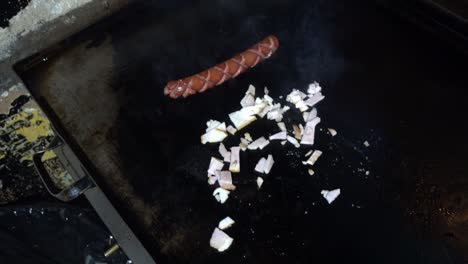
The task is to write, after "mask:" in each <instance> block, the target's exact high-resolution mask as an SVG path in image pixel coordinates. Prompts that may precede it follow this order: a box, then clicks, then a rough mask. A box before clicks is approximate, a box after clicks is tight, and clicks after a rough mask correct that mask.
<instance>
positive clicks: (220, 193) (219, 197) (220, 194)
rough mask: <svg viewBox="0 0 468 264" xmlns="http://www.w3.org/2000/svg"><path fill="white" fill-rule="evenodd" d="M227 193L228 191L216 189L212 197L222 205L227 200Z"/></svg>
mask: <svg viewBox="0 0 468 264" xmlns="http://www.w3.org/2000/svg"><path fill="white" fill-rule="evenodd" d="M229 193H230V191H228V190H224V189H223V188H221V187H218V188H216V190H214V192H213V196H214V197H215V198H216V201H218V202H219V203H222V204H223V203H224V202H226V200H227V199H228V198H229Z"/></svg>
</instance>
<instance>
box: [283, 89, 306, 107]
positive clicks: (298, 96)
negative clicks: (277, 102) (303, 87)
mask: <svg viewBox="0 0 468 264" xmlns="http://www.w3.org/2000/svg"><path fill="white" fill-rule="evenodd" d="M306 97H307V95H306V94H305V93H303V92H301V91H299V90H296V89H293V90H292V92H290V93H289V94H288V96H286V101H287V102H290V103H292V104H296V103H297V102H299V101H302V100H304V98H306Z"/></svg>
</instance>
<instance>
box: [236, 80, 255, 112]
mask: <svg viewBox="0 0 468 264" xmlns="http://www.w3.org/2000/svg"><path fill="white" fill-rule="evenodd" d="M240 104H241V106H242V107H247V106H252V105H254V104H255V87H254V86H253V85H249V88H248V89H247V92H245V96H244V98H242V100H241V102H240Z"/></svg>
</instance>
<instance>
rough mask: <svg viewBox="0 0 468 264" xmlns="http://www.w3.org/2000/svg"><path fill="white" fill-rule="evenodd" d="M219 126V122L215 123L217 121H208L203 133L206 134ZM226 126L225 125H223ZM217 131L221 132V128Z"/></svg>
mask: <svg viewBox="0 0 468 264" xmlns="http://www.w3.org/2000/svg"><path fill="white" fill-rule="evenodd" d="M220 125H221V122H219V121H217V120H208V122H206V130H205V132H208V131H210V130H213V129H215V128H218V127H219V126H220ZM224 125H226V124H224ZM219 130H222V127H220V129H219Z"/></svg>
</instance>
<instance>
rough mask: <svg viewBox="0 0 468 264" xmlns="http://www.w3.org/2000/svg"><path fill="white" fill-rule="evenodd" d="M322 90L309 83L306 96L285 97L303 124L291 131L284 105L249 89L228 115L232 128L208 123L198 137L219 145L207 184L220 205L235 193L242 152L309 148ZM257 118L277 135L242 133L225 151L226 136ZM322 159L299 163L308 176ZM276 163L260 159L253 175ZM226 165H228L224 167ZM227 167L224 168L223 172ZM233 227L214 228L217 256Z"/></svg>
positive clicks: (309, 157)
mask: <svg viewBox="0 0 468 264" xmlns="http://www.w3.org/2000/svg"><path fill="white" fill-rule="evenodd" d="M321 90H322V88H321V87H320V85H319V84H318V83H317V82H314V83H311V84H310V85H309V87H308V89H307V93H304V92H302V91H299V90H296V89H293V90H292V92H291V93H289V94H288V95H287V97H286V101H287V102H288V103H291V104H293V105H294V107H295V108H296V109H298V110H299V111H300V112H301V113H302V116H303V119H304V124H293V125H292V127H291V128H292V129H289V130H288V128H287V127H286V124H285V123H284V122H283V117H284V115H285V114H287V113H288V112H289V111H290V107H289V106H287V105H281V103H279V102H275V100H274V99H273V98H272V97H270V96H269V92H268V89H267V88H265V89H264V96H263V98H261V97H255V94H256V89H255V87H254V86H253V85H250V86H249V88H248V89H247V92H246V93H245V96H244V98H242V100H241V102H240V105H241V106H242V108H241V109H239V110H237V111H235V112H232V113H230V114H229V119H230V121H231V123H232V125H226V123H225V122H220V121H216V120H210V121H208V122H207V124H206V125H207V129H206V131H205V134H203V135H202V136H201V142H202V143H203V144H206V143H219V148H218V150H219V157H212V158H211V160H210V163H209V167H208V183H209V184H210V185H215V184H217V185H218V186H219V187H217V188H216V189H215V190H214V192H213V196H214V198H215V199H216V200H217V201H218V202H219V203H225V202H226V200H227V199H228V198H229V194H230V192H232V191H234V190H236V186H235V185H234V184H233V181H232V178H233V174H235V173H239V172H240V170H241V164H240V155H241V152H243V151H254V150H264V149H265V148H267V146H268V145H269V144H270V142H273V141H278V142H279V143H280V144H282V145H286V144H288V143H289V144H291V145H292V146H294V147H295V148H299V147H300V146H301V145H306V146H312V145H314V140H315V129H316V126H317V125H318V124H319V123H320V117H318V116H317V109H316V108H315V106H316V104H317V103H319V102H320V101H322V100H323V99H324V98H325V96H323V95H322V93H321ZM260 118H266V119H268V120H271V121H272V122H276V123H277V126H278V131H276V132H274V133H273V134H272V135H265V136H262V137H259V138H256V139H253V138H252V137H251V135H250V134H249V133H245V134H244V135H243V137H241V138H240V139H239V140H240V142H239V144H238V145H235V146H231V147H229V148H227V147H226V146H225V145H224V144H223V143H222V141H223V140H224V139H226V138H227V137H228V136H229V135H231V136H234V135H235V134H236V133H238V134H240V132H239V131H240V130H242V129H243V128H245V127H246V126H248V125H250V124H252V123H253V122H255V121H256V120H258V119H260ZM328 131H329V133H330V135H331V136H335V135H336V134H337V132H336V130H334V129H332V128H329V129H328ZM321 155H322V152H321V151H320V150H317V149H315V150H310V151H309V152H308V153H307V154H306V155H305V157H306V160H305V161H303V162H302V163H303V164H304V165H306V166H307V169H308V173H309V174H310V175H313V174H314V171H313V170H312V168H311V167H312V166H313V165H314V164H315V163H316V162H317V160H318V159H319V157H320V156H321ZM274 163H275V161H274V159H273V156H272V155H271V154H268V155H266V156H265V157H262V158H261V159H260V160H259V161H258V162H257V165H256V166H255V169H254V170H255V172H258V173H260V174H269V173H270V171H271V170H272V169H273V165H274ZM225 164H228V165H226V166H225ZM225 167H226V168H225ZM256 182H257V186H258V189H260V188H261V187H262V184H263V182H264V179H263V178H262V177H257V180H256ZM321 194H322V196H323V197H324V198H325V199H326V200H327V202H328V203H331V202H333V201H334V200H335V199H336V198H337V197H338V195H339V194H340V189H336V190H332V191H328V190H322V192H321ZM233 224H234V220H232V219H231V218H230V217H226V218H225V219H223V220H222V221H221V222H220V223H219V226H218V227H217V228H215V230H214V232H213V234H212V237H211V240H210V246H211V247H213V248H215V249H217V250H218V251H219V252H222V251H225V250H226V249H228V248H229V247H230V246H231V244H232V242H233V238H232V237H230V236H229V235H228V234H226V233H225V232H224V231H223V230H225V229H226V228H228V227H230V226H231V225H233Z"/></svg>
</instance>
